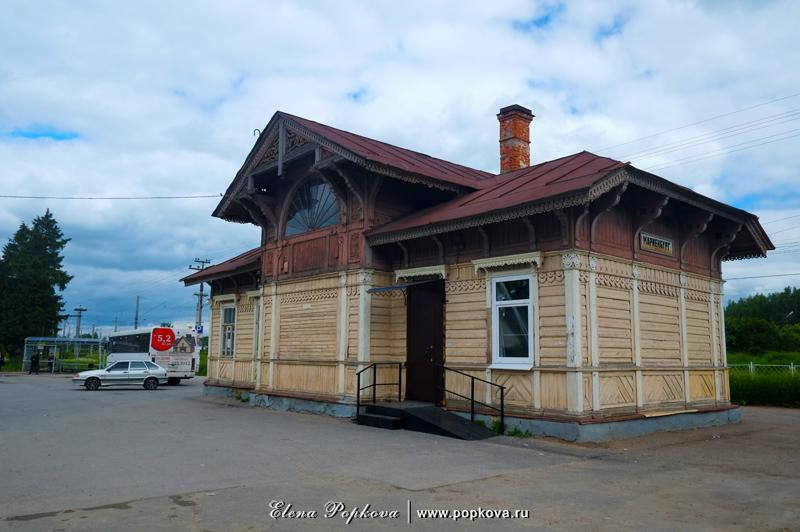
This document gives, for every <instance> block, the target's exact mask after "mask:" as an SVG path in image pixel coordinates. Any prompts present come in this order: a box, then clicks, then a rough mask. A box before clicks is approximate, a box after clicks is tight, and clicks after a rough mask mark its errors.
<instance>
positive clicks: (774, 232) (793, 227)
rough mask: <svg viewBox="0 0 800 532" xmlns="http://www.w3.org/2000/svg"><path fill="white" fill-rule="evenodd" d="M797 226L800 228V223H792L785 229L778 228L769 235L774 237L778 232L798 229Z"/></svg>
mask: <svg viewBox="0 0 800 532" xmlns="http://www.w3.org/2000/svg"><path fill="white" fill-rule="evenodd" d="M797 228H800V225H792V226H790V227H784V228H783V229H778V230H777V231H773V232H772V233H770V234H769V236H770V238H772V237H773V236H774V235H777V234H778V233H785V232H786V231H791V230H792V229H797Z"/></svg>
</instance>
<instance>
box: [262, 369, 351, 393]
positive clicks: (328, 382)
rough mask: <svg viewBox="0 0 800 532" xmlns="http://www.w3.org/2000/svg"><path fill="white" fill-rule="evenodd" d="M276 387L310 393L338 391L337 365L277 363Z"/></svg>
mask: <svg viewBox="0 0 800 532" xmlns="http://www.w3.org/2000/svg"><path fill="white" fill-rule="evenodd" d="M275 388H276V389H277V390H286V391H293V392H303V393H308V394H333V393H335V392H336V366H335V365H331V364H325V365H322V364H321V363H316V364H289V363H280V362H279V363H277V364H275Z"/></svg>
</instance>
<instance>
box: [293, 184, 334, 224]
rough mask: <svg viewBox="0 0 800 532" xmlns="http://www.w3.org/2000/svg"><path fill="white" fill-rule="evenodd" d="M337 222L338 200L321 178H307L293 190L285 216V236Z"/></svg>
mask: <svg viewBox="0 0 800 532" xmlns="http://www.w3.org/2000/svg"><path fill="white" fill-rule="evenodd" d="M337 223H339V200H337V199H336V194H335V193H334V192H333V189H332V188H331V186H330V185H329V184H328V183H326V182H325V181H323V180H322V179H319V178H317V179H309V180H308V181H306V182H305V183H303V184H302V185H301V186H300V188H299V189H298V190H297V192H295V195H294V197H293V198H292V203H291V205H290V206H289V215H288V216H287V218H286V231H285V233H286V236H293V235H299V234H300V233H306V232H308V231H313V230H315V229H322V228H323V227H330V226H331V225H336V224H337Z"/></svg>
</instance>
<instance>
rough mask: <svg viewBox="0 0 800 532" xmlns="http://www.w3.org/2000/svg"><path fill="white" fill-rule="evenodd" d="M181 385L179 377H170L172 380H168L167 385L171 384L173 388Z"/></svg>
mask: <svg viewBox="0 0 800 532" xmlns="http://www.w3.org/2000/svg"><path fill="white" fill-rule="evenodd" d="M180 383H181V380H180V379H179V378H178V377H170V378H168V379H167V384H169V385H171V386H175V385H177V384H180Z"/></svg>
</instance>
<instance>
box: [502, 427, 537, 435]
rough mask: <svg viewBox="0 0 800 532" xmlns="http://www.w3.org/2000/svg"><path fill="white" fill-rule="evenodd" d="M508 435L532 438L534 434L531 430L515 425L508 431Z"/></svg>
mask: <svg viewBox="0 0 800 532" xmlns="http://www.w3.org/2000/svg"><path fill="white" fill-rule="evenodd" d="M506 436H513V437H514V438H530V437H531V436H533V434H531V431H529V430H522V429H520V428H519V427H514V428H513V429H511V430H509V431H507V432H506Z"/></svg>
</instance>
